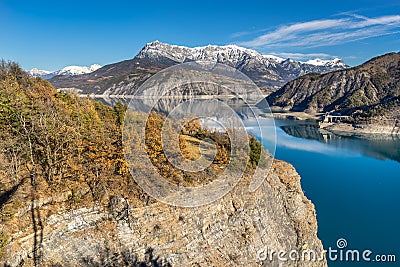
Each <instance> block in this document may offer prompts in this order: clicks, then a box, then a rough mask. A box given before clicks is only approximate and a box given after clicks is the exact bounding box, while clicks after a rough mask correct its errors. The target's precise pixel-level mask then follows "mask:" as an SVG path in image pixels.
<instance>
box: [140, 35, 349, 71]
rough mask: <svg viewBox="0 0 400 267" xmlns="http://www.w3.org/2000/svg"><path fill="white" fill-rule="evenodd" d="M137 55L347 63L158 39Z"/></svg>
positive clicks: (335, 65)
mask: <svg viewBox="0 0 400 267" xmlns="http://www.w3.org/2000/svg"><path fill="white" fill-rule="evenodd" d="M136 57H137V58H140V59H143V58H146V59H150V60H153V61H157V60H160V59H162V58H168V59H170V60H173V61H175V62H178V63H183V62H185V61H195V60H207V61H214V62H218V63H225V64H228V65H231V66H233V67H237V66H238V65H242V64H243V63H244V61H246V62H249V61H257V62H259V63H260V64H262V65H267V66H269V65H271V64H272V65H274V64H281V63H284V62H286V64H290V63H292V64H296V65H299V64H300V65H301V64H307V65H312V66H316V67H326V68H333V69H340V68H346V67H348V66H347V65H346V64H345V63H344V62H343V60H342V59H340V58H334V59H331V60H326V59H319V58H316V59H311V60H308V61H307V62H300V61H296V60H294V59H284V58H280V57H278V56H274V55H266V54H260V53H259V52H257V51H255V50H252V49H249V48H245V47H241V46H238V45H236V44H229V45H222V46H218V45H210V44H209V45H207V46H198V47H186V46H180V45H171V44H167V43H162V42H160V41H158V40H156V41H153V42H150V43H147V44H146V45H145V46H144V47H143V48H142V49H141V50H140V52H139V54H138V55H137V56H136Z"/></svg>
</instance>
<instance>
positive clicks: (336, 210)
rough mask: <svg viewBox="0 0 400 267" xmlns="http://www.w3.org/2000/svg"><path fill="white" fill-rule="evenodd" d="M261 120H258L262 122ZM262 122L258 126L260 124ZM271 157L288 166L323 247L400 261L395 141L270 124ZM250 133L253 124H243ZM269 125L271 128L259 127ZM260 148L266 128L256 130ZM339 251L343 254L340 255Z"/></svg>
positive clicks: (399, 153) (399, 168)
mask: <svg viewBox="0 0 400 267" xmlns="http://www.w3.org/2000/svg"><path fill="white" fill-rule="evenodd" d="M265 122H267V120H265V121H264V123H265ZM262 123H263V122H262ZM275 124H276V136H277V146H276V153H275V158H277V159H281V160H284V161H287V162H290V163H291V164H293V165H294V166H295V168H296V170H297V171H298V173H299V174H300V176H301V185H302V188H303V190H304V191H305V194H306V196H307V197H308V198H309V199H311V200H312V202H313V203H314V204H315V208H316V211H317V220H318V236H319V238H320V239H321V240H322V242H323V245H324V248H325V249H328V248H329V247H331V248H332V249H337V246H336V241H337V240H338V239H339V238H345V239H346V240H347V244H348V245H347V248H346V249H358V250H360V254H361V253H362V251H364V250H366V249H368V250H371V251H372V252H373V254H372V255H371V256H370V258H371V259H373V258H374V257H375V255H377V254H395V255H396V260H397V263H377V262H374V263H373V266H375V265H379V266H398V264H399V263H398V262H399V261H400V252H399V248H400V245H399V238H400V208H399V205H400V139H390V138H389V139H387V140H365V139H359V138H353V137H340V136H337V135H333V134H327V133H321V132H320V131H319V130H318V129H317V128H316V127H315V125H312V124H311V125H310V124H309V123H306V124H305V123H304V122H298V121H289V120H275ZM246 125H247V126H248V129H249V131H250V132H252V129H253V128H252V126H253V125H254V122H252V121H247V122H246ZM265 125H271V123H265ZM262 129H263V130H262V131H263V137H264V139H263V140H262V141H263V143H264V145H265V146H266V147H267V148H268V147H269V146H270V145H271V140H269V138H268V136H269V132H270V130H271V128H270V127H269V126H265V127H263V128H262ZM346 249H344V251H346ZM328 264H329V266H366V264H368V263H366V262H359V263H354V262H353V263H350V262H339V261H336V262H334V261H328Z"/></svg>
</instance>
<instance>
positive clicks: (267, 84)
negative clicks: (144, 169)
mask: <svg viewBox="0 0 400 267" xmlns="http://www.w3.org/2000/svg"><path fill="white" fill-rule="evenodd" d="M196 60H206V61H211V62H217V63H223V64H227V65H229V66H231V67H234V68H236V69H238V70H240V71H241V72H243V73H244V74H246V75H247V76H249V77H250V78H251V79H252V80H253V81H254V82H255V83H256V84H257V85H258V86H259V87H261V89H262V90H263V91H264V92H265V93H266V94H269V93H271V92H273V91H275V90H277V89H278V88H280V87H281V86H282V85H283V84H285V83H286V82H288V81H290V80H293V79H295V78H297V77H299V76H301V75H304V74H306V73H310V72H318V73H322V72H328V71H332V70H337V69H343V68H346V67H347V66H346V65H345V64H344V63H343V61H341V60H340V59H333V60H325V61H324V60H312V61H309V62H299V61H296V60H293V59H282V58H279V57H275V56H271V55H262V54H260V53H258V52H256V51H254V50H251V49H246V48H243V47H239V46H236V45H227V46H213V45H209V46H204V47H195V48H189V47H184V46H176V45H170V44H164V43H161V42H158V41H155V42H152V43H148V44H146V45H145V46H144V47H143V48H142V49H141V51H140V52H139V53H138V54H137V55H136V56H135V57H134V58H133V59H130V60H126V61H122V62H117V63H114V64H110V65H106V66H104V67H103V68H100V69H99V70H97V71H94V72H92V73H89V74H83V75H78V76H55V77H53V78H51V79H50V82H51V83H52V84H53V85H54V86H55V87H56V88H58V89H60V88H64V89H65V88H67V89H70V90H75V91H77V92H79V93H81V94H84V95H85V94H96V95H129V94H134V93H135V91H136V90H137V88H138V87H139V86H140V85H141V84H142V83H143V82H144V81H145V80H146V79H148V78H149V77H150V76H151V75H153V74H154V73H156V72H158V71H159V70H161V69H164V68H167V67H169V66H172V65H175V64H179V63H183V62H188V61H196Z"/></svg>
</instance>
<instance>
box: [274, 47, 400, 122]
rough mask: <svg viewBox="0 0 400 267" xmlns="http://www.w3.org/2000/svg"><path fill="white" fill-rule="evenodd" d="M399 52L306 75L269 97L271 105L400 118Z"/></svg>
mask: <svg viewBox="0 0 400 267" xmlns="http://www.w3.org/2000/svg"><path fill="white" fill-rule="evenodd" d="M399 98H400V55H399V54H398V53H394V52H392V53H387V54H384V55H381V56H377V57H374V58H372V59H370V60H368V61H366V62H365V63H363V64H361V65H360V66H356V67H352V68H348V69H345V70H337V71H333V72H330V73H326V74H307V75H305V76H302V77H300V78H297V79H295V80H293V81H291V82H289V83H287V84H286V85H284V86H283V87H282V88H281V89H279V90H277V91H276V92H274V93H272V94H271V95H270V96H268V97H267V101H268V102H269V103H270V104H271V105H272V106H279V107H281V108H283V109H287V110H292V111H305V112H337V113H341V114H346V115H353V117H354V118H355V119H356V120H363V119H371V118H373V117H375V118H378V117H380V118H381V119H383V118H386V119H400V116H399V112H398V111H400V109H399V104H398V103H399V102H400V101H399V100H400V99H399Z"/></svg>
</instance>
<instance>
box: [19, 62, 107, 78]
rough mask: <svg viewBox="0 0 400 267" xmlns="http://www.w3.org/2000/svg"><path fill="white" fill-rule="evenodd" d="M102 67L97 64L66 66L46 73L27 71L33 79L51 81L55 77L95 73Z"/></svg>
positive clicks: (44, 71)
mask: <svg viewBox="0 0 400 267" xmlns="http://www.w3.org/2000/svg"><path fill="white" fill-rule="evenodd" d="M101 67H102V66H101V65H99V64H93V65H91V66H68V67H65V68H62V69H61V70H57V71H47V70H39V69H37V68H33V69H31V70H28V71H27V72H28V74H29V75H31V76H34V77H42V78H44V79H51V78H53V77H54V76H57V75H67V76H73V75H82V74H87V73H91V72H93V71H96V70H98V69H100V68H101Z"/></svg>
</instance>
